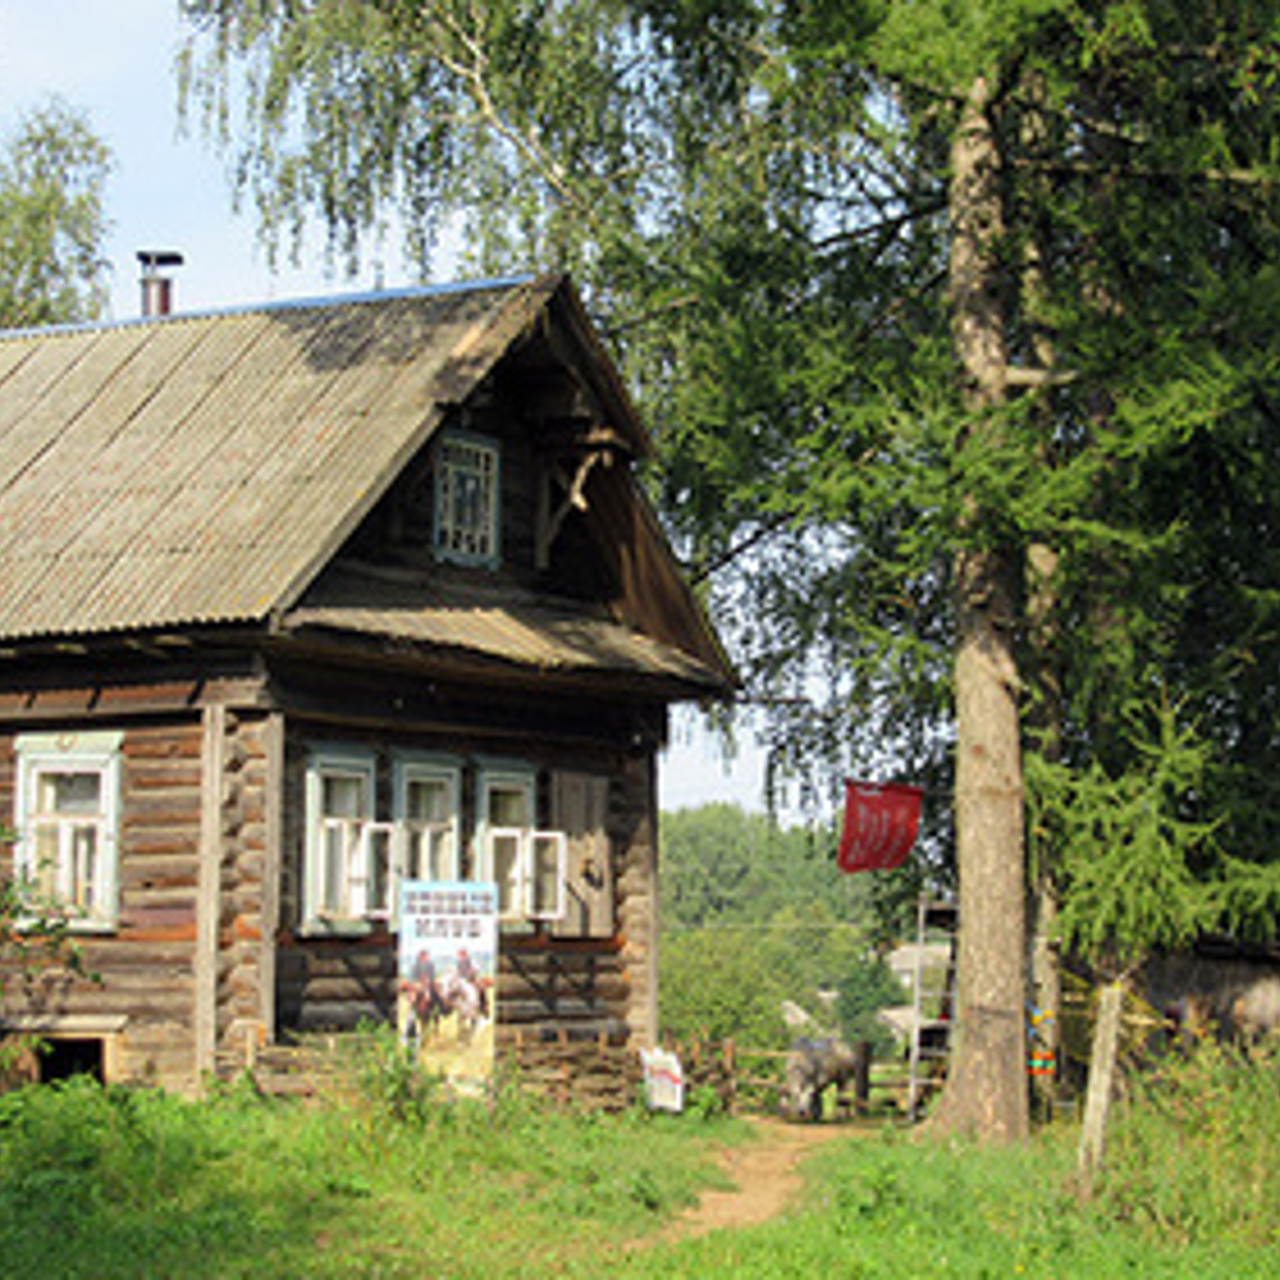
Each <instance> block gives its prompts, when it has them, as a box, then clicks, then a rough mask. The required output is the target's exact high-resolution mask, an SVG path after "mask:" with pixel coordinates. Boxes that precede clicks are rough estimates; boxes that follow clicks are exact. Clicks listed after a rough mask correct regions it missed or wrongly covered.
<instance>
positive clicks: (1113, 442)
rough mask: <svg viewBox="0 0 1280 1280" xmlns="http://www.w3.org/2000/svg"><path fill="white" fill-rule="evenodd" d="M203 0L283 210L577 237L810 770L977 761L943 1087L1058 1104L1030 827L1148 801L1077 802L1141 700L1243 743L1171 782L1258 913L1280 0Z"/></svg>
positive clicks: (708, 556)
mask: <svg viewBox="0 0 1280 1280" xmlns="http://www.w3.org/2000/svg"><path fill="white" fill-rule="evenodd" d="M183 9H184V10H185V12H186V13H187V14H188V17H189V18H190V20H191V23H192V30H193V33H194V34H193V43H192V46H191V50H190V55H189V59H188V63H187V75H188V82H187V83H188V86H189V97H188V101H189V103H190V104H191V107H192V109H200V108H201V107H203V109H204V111H205V113H206V114H205V119H206V120H207V121H208V122H209V124H210V126H211V128H212V129H213V131H214V134H215V136H217V137H219V138H220V139H221V140H222V142H223V144H224V145H225V146H227V147H228V148H229V149H230V152H231V154H232V155H233V156H235V157H237V171H238V173H239V175H240V179H241V188H240V189H241V193H242V195H243V196H244V197H245V198H248V199H250V200H251V201H252V202H253V203H254V204H255V205H256V207H257V209H258V210H259V213H260V215H261V217H262V220H263V224H264V228H265V230H266V231H267V233H268V234H270V235H274V236H275V237H276V238H277V243H278V244H279V245H280V246H281V248H282V250H286V251H287V250H288V249H289V248H290V247H293V248H296V247H297V245H298V243H299V242H298V241H296V240H291V238H290V237H291V234H292V232H293V231H294V230H296V229H297V228H298V227H300V226H301V225H302V223H303V221H304V219H305V217H306V216H307V215H313V214H318V215H319V216H320V219H321V221H322V222H323V224H324V225H325V226H326V227H327V228H328V229H329V232H330V239H329V243H328V248H329V251H330V252H331V253H332V254H333V255H334V256H335V260H336V261H337V262H338V263H339V264H342V263H346V264H347V265H350V264H351V263H352V262H354V261H358V260H359V255H360V253H361V252H367V251H368V249H369V247H370V245H371V244H372V245H374V246H375V250H376V243H377V234H378V229H379V227H380V226H382V225H383V219H384V217H385V215H386V214H387V213H388V211H389V210H391V209H395V210H398V211H399V213H400V214H401V216H402V217H403V218H404V219H405V221H406V223H407V226H408V228H409V237H410V247H411V249H412V250H413V251H415V252H416V253H418V254H419V255H421V256H420V261H421V263H422V265H423V270H424V274H426V273H427V272H428V271H429V261H430V259H429V250H430V248H431V245H432V244H433V243H434V242H436V241H437V240H438V239H439V237H440V235H441V234H442V233H444V232H445V231H447V230H448V231H452V233H453V234H454V235H455V236H460V237H461V240H462V243H463V245H464V258H465V260H466V267H467V268H468V269H474V268H476V267H481V268H490V267H494V268H504V269H505V268H508V267H519V268H532V267H547V266H568V267H571V268H572V269H573V270H574V271H575V272H576V273H577V274H578V276H579V278H580V279H581V280H582V281H583V283H584V284H585V285H586V287H587V289H588V293H589V297H590V300H591V304H592V306H593V307H594V308H595V309H596V311H597V313H598V314H599V316H600V319H601V322H602V324H603V326H604V328H605V329H606V331H607V332H609V333H611V334H612V335H613V336H614V337H615V338H616V340H617V342H618V343H619V350H620V354H621V357H622V359H623V360H624V363H625V366H626V368H627V371H628V373H629V374H630V376H631V378H632V381H633V385H634V387H635V390H636V393H637V395H638V397H639V398H640V399H641V400H642V401H643V402H644V404H645V406H646V408H647V410H648V416H649V418H650V421H651V422H653V423H654V425H655V428H656V432H657V436H658V444H659V449H660V463H659V466H658V468H657V470H656V471H655V473H654V475H653V477H652V482H653V485H654V488H655V492H657V493H658V495H659V497H660V498H661V500H662V502H663V505H664V509H665V511H666V513H667V516H668V519H669V521H670V523H671V526H672V528H673V530H674V531H675V533H676V535H677V537H678V538H679V540H680V543H681V546H682V547H683V548H684V550H685V551H686V553H687V555H688V558H689V560H690V563H691V567H692V568H693V571H694V572H695V574H697V575H699V576H704V580H705V581H707V582H708V583H709V584H710V590H711V594H712V600H713V603H714V604H715V605H716V606H717V607H718V608H720V609H721V610H722V617H723V618H724V619H725V625H726V630H727V631H728V632H729V634H730V638H731V640H732V641H733V642H734V646H735V652H736V654H737V656H738V658H739V661H740V663H741V664H742V666H743V668H744V672H745V674H746V675H747V677H748V687H749V689H750V690H752V691H753V692H754V693H756V694H757V695H758V697H759V698H760V701H761V703H762V704H765V705H766V706H767V709H768V725H769V733H770V737H771V743H772V747H773V750H774V758H775V761H776V764H777V767H778V769H779V771H780V773H783V774H786V773H790V774H791V775H793V776H798V777H802V778H804V777H810V778H812V777H814V776H817V777H819V778H820V779H821V778H826V779H828V780H830V781H831V782H833V783H834V782H835V780H836V779H837V778H838V776H839V774H840V773H841V772H843V771H845V770H853V769H857V770H858V771H862V770H864V769H865V770H871V769H874V770H875V771H877V772H883V771H885V770H889V771H891V772H894V773H898V774H900V775H902V776H906V777H910V778H911V779H912V780H915V781H920V782H924V783H925V784H926V785H927V786H929V787H930V789H931V790H932V791H933V792H934V794H935V795H937V794H939V793H945V792H946V791H947V790H948V789H950V788H952V787H953V788H954V798H955V803H954V806H946V805H942V806H939V805H936V804H934V805H933V806H931V808H932V822H933V825H932V827H931V830H930V835H929V839H928V840H927V841H926V843H925V845H924V847H923V849H922V853H921V856H920V858H919V859H918V862H917V867H916V875H917V877H923V878H927V879H933V880H934V881H935V882H936V881H940V880H945V879H947V878H948V877H950V876H952V875H953V874H954V875H958V880H959V886H960V893H961V900H962V933H961V937H962V940H961V974H960V993H959V995H960V999H959V1010H958V1012H959V1035H958V1043H957V1046H956V1052H955V1054H954V1057H953V1064H952V1071H951V1077H950V1080H949V1082H948V1086H947V1090H946V1093H945V1095H944V1100H943V1103H942V1106H941V1109H940V1113H939V1123H940V1125H941V1126H942V1127H944V1128H947V1129H951V1130H956V1131H967V1132H974V1133H977V1134H979V1135H980V1136H983V1137H988V1138H996V1139H1014V1140H1016V1139H1017V1138H1018V1137H1020V1136H1021V1135H1022V1134H1023V1133H1024V1132H1025V1131H1026V1125H1027V1118H1026V1117H1027V1104H1026V1089H1025V1074H1024V1052H1023V1016H1024V1002H1025V999H1026V997H1027V994H1028V992H1027V988H1026V979H1027V966H1026V952H1027V949H1028V947H1027V940H1026V939H1027V933H1028V930H1027V926H1026V910H1025V903H1026V898H1027V896H1028V895H1027V890H1026V885H1027V883H1028V878H1027V869H1028V859H1029V857H1030V859H1031V860H1032V863H1033V868H1034V877H1035V883H1036V884H1038V885H1052V886H1056V889H1055V893H1056V894H1060V895H1061V897H1062V899H1063V901H1064V906H1065V907H1066V908H1070V904H1071V895H1072V894H1073V892H1076V891H1077V889H1083V888H1084V887H1085V886H1087V891H1088V893H1089V894H1095V893H1097V892H1099V889H1100V886H1099V882H1098V880H1097V879H1096V877H1091V876H1088V875H1087V874H1083V872H1084V871H1085V870H1086V869H1087V866H1088V856H1089V855H1088V853H1087V852H1086V853H1084V855H1083V860H1082V855H1081V853H1080V851H1081V850H1082V849H1084V850H1086V851H1087V850H1088V848H1089V847H1090V841H1093V842H1094V843H1095V846H1096V845H1099V844H1100V842H1102V841H1119V843H1120V846H1121V848H1122V849H1123V848H1124V847H1128V843H1127V842H1128V837H1126V836H1125V835H1124V834H1123V833H1117V832H1116V829H1115V827H1114V824H1112V823H1109V822H1108V821H1105V820H1104V819H1105V818H1106V816H1107V815H1106V813H1105V811H1103V810H1099V811H1098V812H1096V813H1093V814H1088V815H1084V816H1083V820H1081V815H1079V814H1069V815H1068V814H1066V813H1065V811H1064V810H1063V807H1062V806H1063V803H1064V801H1063V797H1066V796H1076V797H1079V796H1082V795H1085V794H1089V795H1095V796H1101V795H1103V794H1104V793H1105V791H1106V788H1095V789H1092V790H1091V789H1088V788H1085V789H1082V788H1081V787H1079V786H1073V785H1070V781H1069V780H1070V779H1072V778H1074V779H1077V780H1079V779H1082V778H1086V777H1095V776H1103V777H1105V778H1107V779H1109V780H1110V781H1111V782H1112V783H1113V784H1114V785H1115V786H1116V787H1119V788H1120V789H1121V791H1123V790H1124V779H1125V778H1126V777H1127V776H1128V775H1130V774H1135V775H1136V776H1142V774H1143V771H1144V770H1147V769H1149V767H1150V760H1149V758H1148V756H1147V755H1145V754H1144V753H1143V750H1142V749H1140V748H1139V747H1138V746H1135V742H1134V739H1133V737H1132V735H1130V734H1128V733H1127V731H1126V725H1127V724H1128V723H1129V722H1130V719H1131V713H1133V711H1134V708H1135V707H1137V708H1141V707H1143V706H1145V707H1147V708H1150V707H1152V706H1154V705H1156V704H1161V705H1167V706H1172V707H1175V708H1177V715H1178V717H1179V718H1180V723H1179V725H1178V726H1177V732H1176V733H1173V734H1172V735H1171V736H1170V739H1169V740H1174V741H1178V742H1182V743H1184V744H1185V735H1187V734H1193V735H1195V736H1196V737H1197V739H1198V741H1201V742H1202V743H1203V746H1204V749H1205V753H1206V758H1207V759H1208V760H1209V762H1210V763H1208V764H1207V765H1206V767H1205V769H1204V771H1203V772H1202V773H1201V775H1200V777H1199V781H1198V782H1197V783H1196V784H1195V785H1194V786H1187V787H1185V788H1184V789H1183V790H1182V791H1180V792H1179V793H1178V794H1176V795H1174V796H1171V797H1170V798H1169V803H1170V804H1171V805H1172V806H1173V807H1174V809H1175V810H1176V811H1178V812H1179V814H1180V816H1181V818H1184V819H1185V820H1186V821H1188V822H1190V823H1192V825H1193V826H1194V825H1195V822H1196V821H1197V820H1199V819H1201V818H1207V817H1208V816H1209V811H1210V810H1212V812H1213V815H1214V821H1213V823H1212V826H1213V830H1214V832H1215V839H1214V840H1213V841H1195V842H1193V844H1192V845H1189V846H1187V847H1185V848H1182V846H1179V848H1180V849H1182V851H1181V852H1180V853H1178V855H1177V856H1178V857H1180V858H1182V860H1183V861H1182V867H1183V869H1185V871H1186V872H1187V874H1188V875H1190V876H1191V877H1192V878H1193V879H1194V880H1195V881H1196V882H1197V883H1198V884H1200V885H1201V886H1203V888H1204V893H1203V901H1204V902H1206V903H1208V904H1209V905H1210V907H1211V908H1212V911H1213V912H1216V913H1217V916H1218V918H1220V919H1221V920H1222V921H1223V922H1225V923H1230V924H1232V925H1235V926H1238V927H1242V928H1247V927H1251V926H1252V927H1259V928H1263V927H1266V921H1267V919H1268V912H1269V911H1272V910H1274V907H1275V906H1276V904H1277V903H1280V879H1278V878H1277V875H1276V873H1275V869H1274V864H1272V863H1271V862H1270V849H1271V848H1274V847H1275V836H1276V834H1277V830H1276V828H1277V823H1278V819H1280V803H1277V800H1278V799H1280V797H1277V794H1276V791H1275V787H1276V786H1277V785H1280V784H1277V783H1274V782H1272V781H1270V780H1271V779H1276V778H1280V769H1277V768H1276V766H1277V765H1280V759H1277V757H1278V756H1280V740H1277V734H1276V731H1275V727H1274V726H1275V725H1276V724H1277V723H1280V719H1278V718H1277V712H1278V711H1280V686H1278V684H1277V681H1276V680H1275V678H1274V676H1273V674H1272V673H1274V672H1275V671H1276V670H1280V651H1278V650H1280V641H1277V640H1276V638H1275V637H1276V635H1277V634H1280V633H1278V632H1277V629H1276V627H1275V626H1274V625H1273V624H1274V620H1275V615H1276V608H1277V605H1278V604H1280V595H1277V586H1278V585H1280V562H1278V561H1277V555H1280V552H1273V551H1272V550H1271V547H1272V545H1273V544H1274V545H1276V546H1278V547H1280V539H1277V538H1275V537H1273V536H1268V535H1269V533H1270V531H1271V530H1272V529H1273V528H1274V527H1275V526H1276V525H1277V524H1280V510H1278V509H1277V503H1276V499H1275V497H1274V496H1273V492H1272V490H1273V489H1274V485H1273V484H1272V483H1271V482H1270V481H1269V479H1268V476H1269V475H1273V474H1274V472H1273V471H1272V470H1270V468H1271V467H1272V464H1273V462H1274V461H1275V458H1274V454H1275V452H1276V445H1277V413H1276V407H1277V405H1280V376H1278V370H1277V364H1276V360H1277V357H1276V355H1275V350H1276V347H1275V342H1274V335H1275V332H1276V327H1277V322H1278V321H1280V288H1277V284H1276V280H1277V277H1276V274H1275V268H1274V263H1275V261H1276V260H1277V257H1280V254H1278V252H1277V251H1278V250H1280V244H1278V243H1277V237H1278V236H1280V203H1278V201H1277V190H1276V181H1277V175H1278V172H1280V171H1278V168H1277V156H1276V152H1275V144H1274V139H1275V138H1276V137H1277V136H1278V131H1277V128H1276V125H1277V123H1280V122H1278V121H1277V119H1276V110H1277V108H1276V107H1275V105H1274V102H1275V95H1274V93H1273V92H1271V88H1272V86H1273V84H1274V80H1275V77H1276V74H1277V71H1278V70H1280V58H1278V57H1277V48H1278V47H1280V45H1278V44H1277V39H1276V37H1277V34H1278V31H1280V28H1278V27H1277V7H1276V6H1273V5H1271V4H1256V3H1255V4H1251V3H1244V2H1243V0H1238V2H1237V0H1211V2H1210V3H1207V4H1204V5H1201V6H1197V7H1196V9H1195V11H1194V12H1187V11H1186V6H1183V5H1179V4H1176V3H1173V2H1172V0H1115V2H1113V3H1103V2H1102V0H1083V2H1081V0H1074V2H1072V3H1068V2H1067V0H961V2H960V3H956V2H955V0H913V2H912V3H905V2H904V3H897V2H887V3H866V4H859V3H847V2H836V0H790V2H789V3H773V2H770V0H696V2H695V0H583V2H581V3H572V4H571V3H556V2H555V0H550V2H546V0H544V2H543V3H539V4H529V3H522V2H521V0H441V2H440V3H431V4H422V3H420V2H419V0H413V2H412V3H411V2H410V0H309V2H307V3H298V2H297V0H290V2H289V3H286V2H285V0H252V2H250V0H184V3H183ZM238 101H243V102H245V103H247V104H248V109H247V111H246V113H245V114H244V115H243V116H242V117H237V116H236V114H235V104H236V103H237V102H238ZM1170 693H1172V694H1173V695H1174V696H1173V697H1172V698H1170V697H1169V694H1170ZM1042 764H1046V765H1051V766H1052V768H1051V769H1044V768H1041V765H1042ZM1064 771H1065V775H1066V777H1067V779H1068V783H1067V784H1058V783H1055V784H1054V785H1049V784H1048V783H1047V782H1045V781H1044V780H1045V779H1049V778H1054V779H1058V780H1059V783H1060V782H1061V779H1062V777H1063V773H1064ZM1096 771H1101V774H1100V775H1099V774H1097V772H1096ZM1042 783H1043V785H1042ZM819 785H820V786H821V785H822V784H821V782H820V783H819ZM1028 802H1030V803H1028ZM1028 815H1030V822H1029V823H1028ZM1068 817H1069V818H1070V822H1068V821H1067V819H1068ZM1188 829H1190V828H1188ZM1067 834H1069V835H1070V848H1071V850H1073V852H1072V854H1071V856H1069V857H1068V856H1065V855H1064V848H1065V847H1066V846H1065V845H1064V840H1065V839H1066V835H1067ZM1138 843H1139V844H1140V843H1142V842H1141V841H1139V842H1138ZM1134 847H1137V846H1136V845H1134ZM1144 847H1146V846H1144ZM1170 847H1171V846H1170ZM1109 851H1110V852H1114V850H1109ZM1171 856H1172V855H1171ZM1159 883H1160V882H1159V878H1158V877H1157V878H1155V879H1152V878H1150V877H1147V878H1145V879H1143V878H1137V879H1135V880H1132V881H1130V880H1122V881H1118V882H1117V881H1109V882H1108V883H1107V885H1106V886H1102V887H1104V888H1108V887H1109V890H1110V892H1111V893H1112V895H1113V896H1112V906H1115V905H1116V904H1118V903H1120V902H1121V901H1122V900H1123V899H1125V898H1126V895H1128V896H1133V895H1138V896H1141V895H1143V894H1145V895H1147V896H1148V898H1150V897H1151V896H1152V895H1158V894H1159V892H1160V889H1159ZM1053 898H1054V894H1048V895H1046V897H1045V900H1046V901H1052V900H1053ZM1104 914H1105V917H1106V918H1107V919H1108V920H1110V921H1111V922H1113V923H1114V924H1115V926H1116V928H1117V929H1118V930H1120V932H1124V931H1126V930H1127V929H1128V928H1129V925H1127V924H1126V923H1125V922H1126V921H1135V920H1139V919H1151V918H1152V916H1151V915H1150V914H1144V913H1142V912H1138V913H1137V914H1136V915H1135V914H1133V913H1132V912H1129V911H1128V910H1127V909H1125V910H1112V909H1111V908H1110V907H1108V909H1107V911H1106V912H1105V913H1104ZM1067 918H1068V919H1069V920H1076V919H1078V914H1077V915H1073V914H1071V913H1070V911H1069V910H1068V914H1067ZM1205 918H1206V916H1205V915H1204V914H1203V913H1200V912H1199V910H1197V917H1196V920H1195V921H1194V923H1197V924H1202V923H1203V922H1204V920H1205ZM1192 923H1193V922H1192V921H1189V920H1187V919H1186V918H1183V919H1182V921H1181V924H1180V926H1179V929H1180V930H1181V931H1182V936H1185V930H1186V928H1188V927H1190V925H1191V924H1192ZM1133 927H1134V928H1135V929H1137V928H1138V926H1136V925H1135V926H1133ZM1032 932H1036V933H1040V934H1043V932H1044V930H1043V928H1042V927H1040V926H1036V927H1035V928H1034V929H1033V930H1032ZM1175 932H1177V930H1175ZM1033 994H1034V993H1033Z"/></svg>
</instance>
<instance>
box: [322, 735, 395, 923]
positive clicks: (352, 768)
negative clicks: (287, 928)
mask: <svg viewBox="0 0 1280 1280" xmlns="http://www.w3.org/2000/svg"><path fill="white" fill-rule="evenodd" d="M328 778H355V779H357V780H358V781H359V782H360V784H361V786H362V789H363V794H362V797H361V799H362V803H361V805H360V810H361V811H360V812H359V813H358V814H356V815H355V816H352V817H338V816H335V817H326V816H325V814H324V784H325V780H326V779H328ZM377 803H378V772H377V758H376V756H375V755H374V753H373V752H372V751H364V750H359V749H356V748H339V747H332V748H317V749H316V750H314V751H312V752H311V753H310V755H309V756H308V758H307V777H306V797H305V804H304V809H305V821H306V854H305V856H306V866H305V868H304V881H303V883H304V894H305V903H304V912H303V914H304V917H305V920H304V924H305V927H306V928H307V929H311V930H318V931H327V932H343V931H349V930H352V929H367V928H368V921H369V919H370V918H371V917H374V918H376V917H378V916H384V917H385V916H386V915H387V914H389V908H390V902H386V903H383V904H379V903H371V902H370V901H369V880H370V875H369V872H370V865H371V857H372V848H373V841H374V839H375V837H376V836H377V835H382V834H388V833H389V831H390V826H391V824H389V823H379V822H378V821H377ZM330 832H336V833H337V834H338V836H339V839H340V840H341V846H340V848H339V851H338V852H339V857H340V858H341V860H342V863H343V865H342V866H340V867H339V868H338V874H337V877H336V880H337V895H338V896H337V901H336V902H335V901H329V900H328V895H329V884H330V876H329V865H328V859H329V848H330V845H329V840H328V835H329V833H330ZM391 845H392V850H391V854H390V858H391V866H390V867H389V868H388V877H387V878H388V882H389V883H388V895H389V897H390V898H391V900H392V901H393V900H394V893H393V890H392V888H391V887H390V882H392V881H394V879H395V874H394V863H395V855H394V840H392V841H391Z"/></svg>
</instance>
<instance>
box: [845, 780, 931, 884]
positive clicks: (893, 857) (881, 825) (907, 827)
mask: <svg viewBox="0 0 1280 1280" xmlns="http://www.w3.org/2000/svg"><path fill="white" fill-rule="evenodd" d="M923 796H924V791H923V790H922V789H921V788H920V787H909V786H906V785H904V784H902V783H897V782H888V783H883V784H879V783H874V782H849V781H846V782H845V784H844V830H843V832H842V833H841V836H840V851H839V852H838V853H837V854H836V862H837V863H838V864H839V866H840V870H841V871H849V872H854V871H892V870H893V869H894V868H895V867H900V866H902V864H903V863H904V862H905V861H906V859H907V854H909V853H910V852H911V846H912V845H914V844H915V842H916V832H917V831H918V830H919V829H920V803H921V800H922V798H923Z"/></svg>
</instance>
